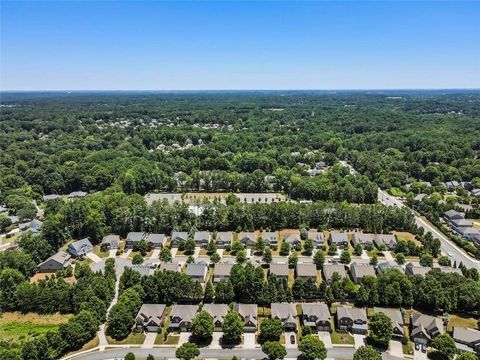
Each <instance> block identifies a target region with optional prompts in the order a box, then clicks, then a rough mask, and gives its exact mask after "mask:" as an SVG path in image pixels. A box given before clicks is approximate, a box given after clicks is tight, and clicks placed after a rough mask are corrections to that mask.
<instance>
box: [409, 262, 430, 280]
mask: <svg viewBox="0 0 480 360" xmlns="http://www.w3.org/2000/svg"><path fill="white" fill-rule="evenodd" d="M430 270H432V268H430V267H428V266H422V265H420V264H418V263H413V262H409V263H408V264H407V265H405V275H408V276H414V275H420V276H421V277H423V278H424V277H425V276H427V274H428V272H429V271H430Z"/></svg>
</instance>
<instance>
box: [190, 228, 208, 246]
mask: <svg viewBox="0 0 480 360" xmlns="http://www.w3.org/2000/svg"><path fill="white" fill-rule="evenodd" d="M211 238H212V236H211V235H210V232H209V231H196V232H195V234H193V241H195V245H196V246H200V247H206V246H207V245H208V243H209V242H210V240H211Z"/></svg>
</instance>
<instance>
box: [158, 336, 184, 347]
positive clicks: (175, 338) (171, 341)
mask: <svg viewBox="0 0 480 360" xmlns="http://www.w3.org/2000/svg"><path fill="white" fill-rule="evenodd" d="M179 339H180V335H178V334H170V335H168V337H167V340H165V341H164V340H163V333H160V334H158V335H157V337H156V338H155V345H177V344H178V340H179Z"/></svg>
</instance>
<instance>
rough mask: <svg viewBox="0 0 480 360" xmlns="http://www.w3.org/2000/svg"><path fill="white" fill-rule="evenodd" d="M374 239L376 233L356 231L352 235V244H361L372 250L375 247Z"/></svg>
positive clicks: (364, 247)
mask: <svg viewBox="0 0 480 360" xmlns="http://www.w3.org/2000/svg"><path fill="white" fill-rule="evenodd" d="M374 239H375V235H374V234H364V233H355V234H353V236H352V244H353V246H355V245H361V246H362V248H363V249H365V250H371V249H372V248H373V241H374Z"/></svg>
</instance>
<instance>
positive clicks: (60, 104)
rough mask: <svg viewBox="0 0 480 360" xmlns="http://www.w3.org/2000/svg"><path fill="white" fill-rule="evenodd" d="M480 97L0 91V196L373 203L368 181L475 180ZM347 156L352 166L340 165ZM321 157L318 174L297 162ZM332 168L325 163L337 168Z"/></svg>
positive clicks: (16, 204) (372, 184) (22, 199)
mask: <svg viewBox="0 0 480 360" xmlns="http://www.w3.org/2000/svg"><path fill="white" fill-rule="evenodd" d="M479 97H480V94H478V93H466V92H463V93H462V92H459V93H448V92H446V93H441V92H425V93H422V92H420V93H415V92H413V93H408V92H405V93H399V94H390V93H370V94H368V93H363V92H351V93H348V92H345V93H338V94H329V93H315V92H304V93H302V92H300V93H298V92H290V93H289V92H285V93H281V92H273V93H272V92H265V93H257V92H240V93H177V94H162V93H133V94H130V93H73V94H67V93H64V94H58V93H43V94H41V93H32V94H29V93H25V94H9V93H6V94H2V107H1V113H0V114H1V122H0V128H1V132H0V151H1V156H0V173H1V174H2V176H1V179H0V203H4V204H5V205H7V206H8V207H9V208H11V209H15V210H16V211H20V210H23V211H22V212H21V213H20V214H25V213H27V214H28V213H29V209H30V213H31V202H30V200H31V199H32V198H35V199H37V200H41V197H42V195H43V194H50V193H56V194H68V193H70V192H72V191H76V190H83V191H86V192H89V193H91V192H96V191H101V190H105V189H107V188H108V187H110V186H112V185H119V186H121V188H122V190H123V191H124V192H126V193H139V194H142V195H143V194H145V193H147V192H150V191H179V192H183V191H198V190H203V191H212V192H216V191H225V192H235V191H242V192H264V191H281V192H284V193H285V194H287V195H289V196H291V197H292V198H294V199H307V200H329V201H343V200H345V201H348V202H353V203H372V202H374V201H375V199H376V186H377V185H378V186H380V187H382V188H386V189H389V188H400V187H402V186H405V185H407V184H409V183H411V182H413V181H428V182H431V183H432V184H433V185H438V184H439V182H442V181H450V180H457V181H474V182H476V184H477V185H478V183H479V182H480V180H479V179H480V161H479V160H478V159H477V155H478V152H479V150H480V122H479V121H478V116H479V107H478V100H479ZM342 159H347V160H350V161H351V162H352V163H353V164H354V166H355V167H356V168H357V170H358V171H359V172H360V173H361V174H362V175H357V176H351V175H349V174H348V171H347V170H346V169H345V168H342V167H341V166H339V165H338V163H337V161H338V160H342ZM319 162H322V163H323V164H324V166H325V168H324V169H323V170H324V171H322V172H321V173H320V174H319V175H318V176H313V177H311V176H308V170H309V169H312V168H314V167H315V165H316V164H317V163H319ZM336 163H337V165H336V166H333V165H334V164H336Z"/></svg>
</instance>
